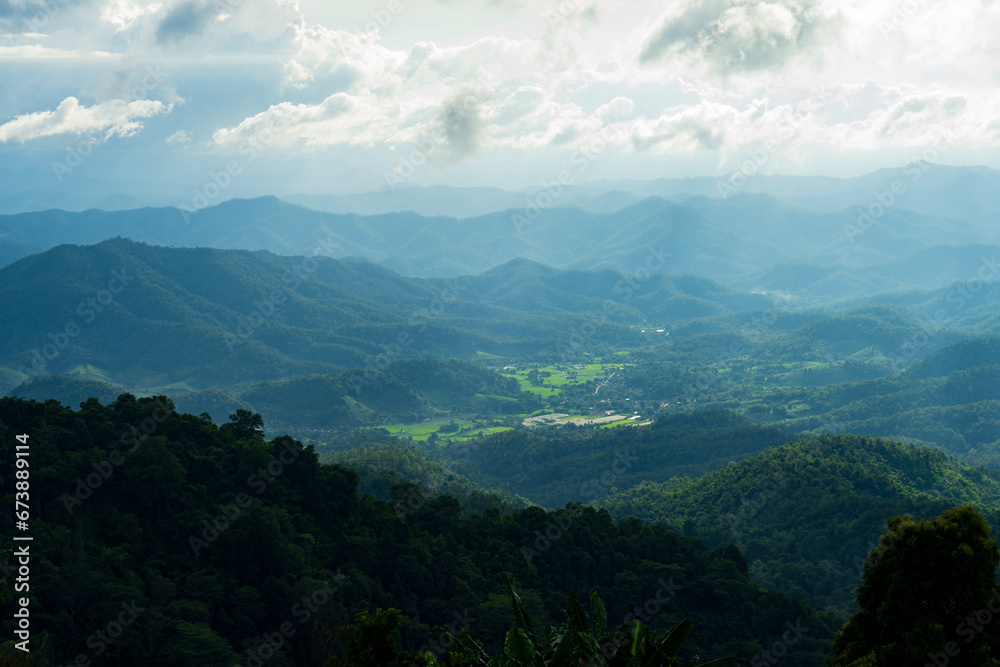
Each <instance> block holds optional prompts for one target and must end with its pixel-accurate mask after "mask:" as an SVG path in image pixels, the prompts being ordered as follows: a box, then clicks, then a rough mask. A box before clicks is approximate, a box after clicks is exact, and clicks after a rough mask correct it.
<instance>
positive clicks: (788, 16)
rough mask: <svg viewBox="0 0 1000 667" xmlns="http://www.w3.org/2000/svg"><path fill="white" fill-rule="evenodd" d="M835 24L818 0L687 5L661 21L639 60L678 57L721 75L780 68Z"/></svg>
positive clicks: (693, 0) (707, 0) (717, 0)
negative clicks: (703, 65) (699, 64)
mask: <svg viewBox="0 0 1000 667" xmlns="http://www.w3.org/2000/svg"><path fill="white" fill-rule="evenodd" d="M836 21H837V19H836V16H835V15H832V14H831V13H830V12H829V10H828V9H826V7H825V6H824V5H823V3H822V2H820V1H819V0H799V1H795V0H773V1H771V2H767V1H765V0H689V1H688V2H686V3H684V4H683V5H682V7H681V8H680V9H679V10H675V11H672V12H671V13H670V14H668V15H667V16H666V17H664V19H663V20H662V22H661V24H660V26H659V27H658V28H657V29H656V30H655V31H654V32H653V33H652V34H651V35H650V36H649V38H648V39H647V41H646V43H645V44H644V46H643V49H642V52H641V55H640V59H641V61H642V62H644V63H650V62H654V61H657V60H660V59H663V58H665V57H680V58H685V59H690V60H693V61H694V62H696V63H698V62H701V63H704V64H705V65H707V66H708V68H709V69H710V70H713V71H715V72H716V73H721V74H724V75H725V74H731V73H745V72H759V71H765V70H773V69H781V68H784V67H785V66H787V65H788V64H789V63H790V62H791V61H792V60H793V59H795V58H796V57H798V56H800V55H803V54H804V53H808V52H810V51H812V50H813V49H815V48H816V47H817V46H818V45H819V44H820V43H821V42H822V39H823V37H824V36H825V35H826V34H827V33H828V31H829V30H830V29H831V28H833V27H834V26H835V24H836Z"/></svg>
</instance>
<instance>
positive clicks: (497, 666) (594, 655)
mask: <svg viewBox="0 0 1000 667" xmlns="http://www.w3.org/2000/svg"><path fill="white" fill-rule="evenodd" d="M504 585H505V587H506V588H507V598H508V600H509V602H510V612H511V615H512V616H513V619H514V625H513V626H512V627H511V628H510V630H508V631H507V637H506V640H505V642H504V649H503V652H502V653H501V654H500V655H497V656H490V655H489V654H488V653H487V652H486V651H485V650H484V649H483V647H482V645H481V644H480V643H479V642H477V641H475V640H474V639H472V638H470V637H468V636H467V635H461V636H459V637H456V638H455V642H454V643H455V645H456V647H457V648H455V649H453V650H452V653H451V654H450V655H449V662H448V663H447V664H449V665H461V666H462V667H571V666H576V665H587V666H592V667H596V666H606V665H615V666H616V667H618V666H620V667H638V666H639V665H642V666H643V667H677V666H678V665H679V667H697V666H698V665H701V666H702V667H736V659H735V658H722V659H720V660H713V661H711V662H707V663H702V662H701V661H700V660H699V658H697V657H695V658H694V660H692V661H690V662H685V663H679V662H678V660H677V652H678V651H679V650H680V647H681V646H682V645H683V644H684V640H685V639H687V636H688V634H689V633H690V632H691V628H692V627H693V625H694V624H693V623H691V621H689V620H687V619H685V620H684V621H682V622H681V623H680V624H679V625H677V626H676V627H674V628H673V629H671V630H667V631H665V632H657V631H656V630H650V629H649V628H648V627H646V626H645V625H644V624H643V623H642V622H641V621H639V620H634V621H632V622H631V623H625V624H622V625H620V626H618V627H608V618H607V612H606V611H605V608H604V602H603V601H602V600H601V598H600V596H598V595H597V592H596V591H591V593H590V607H591V616H592V617H593V624H594V627H590V622H589V621H588V619H587V614H586V612H585V611H584V609H583V606H582V605H581V604H580V600H579V599H578V598H577V596H576V595H575V594H573V595H571V596H570V598H569V600H568V601H567V602H566V607H565V608H564V611H565V613H566V620H565V621H564V622H563V624H562V625H561V626H559V627H558V628H553V627H551V626H549V627H547V628H545V630H544V633H543V636H544V641H540V639H539V637H537V635H536V632H535V627H534V623H533V622H532V620H531V616H530V615H529V614H528V611H527V609H526V608H525V607H524V604H523V603H522V602H521V597H520V595H518V593H517V590H516V589H515V587H514V586H515V584H514V580H513V578H511V577H505V580H504Z"/></svg>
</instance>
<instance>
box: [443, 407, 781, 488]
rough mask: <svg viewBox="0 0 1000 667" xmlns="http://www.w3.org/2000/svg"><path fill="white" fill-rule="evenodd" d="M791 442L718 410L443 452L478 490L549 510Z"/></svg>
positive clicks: (495, 439)
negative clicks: (508, 493)
mask: <svg viewBox="0 0 1000 667" xmlns="http://www.w3.org/2000/svg"><path fill="white" fill-rule="evenodd" d="M791 438H792V436H790V435H789V434H788V433H786V432H784V431H779V430H778V429H775V428H768V427H762V426H759V425H757V424H754V423H753V422H751V421H750V420H748V419H746V418H745V417H741V416H739V415H737V414H734V413H732V412H725V411H722V410H716V411H707V412H695V413H690V414H682V415H671V416H669V417H664V418H661V419H658V420H656V421H655V422H654V423H653V424H652V425H650V426H648V427H635V428H628V427H619V428H614V429H592V428H576V427H572V426H561V427H552V428H549V429H541V428H535V429H531V430H523V429H519V430H515V431H508V432H504V433H497V434H494V435H492V436H489V437H484V438H479V439H478V440H477V441H476V442H475V446H470V445H451V446H450V448H447V449H444V450H443V451H442V452H441V453H442V455H443V456H445V457H448V456H449V454H451V455H452V458H453V460H454V461H455V462H456V463H458V464H462V467H459V468H457V469H458V470H461V471H466V470H467V471H468V472H467V473H466V474H468V475H469V476H470V477H471V478H472V479H474V480H476V481H479V482H480V483H482V484H484V485H487V486H493V487H498V488H504V489H509V490H510V491H512V492H514V493H517V494H520V495H523V496H525V497H527V498H530V499H531V500H532V501H534V502H537V503H540V504H543V505H546V506H549V507H561V506H562V505H564V504H566V503H568V502H592V501H594V500H597V499H598V498H602V497H604V496H606V495H608V494H609V493H612V492H614V491H622V490H625V489H628V488H630V487H632V486H634V485H636V484H638V483H640V482H643V481H646V480H649V481H654V482H661V481H667V480H669V479H671V478H673V477H679V476H685V475H687V476H697V475H699V474H701V473H703V472H706V471H708V470H713V469H715V468H719V467H722V466H724V465H726V464H728V463H729V462H730V461H734V460H740V459H743V458H746V457H747V456H750V455H753V454H756V453H757V452H760V451H763V450H764V449H766V448H767V447H774V446H778V445H782V444H785V443H787V442H789V441H790V440H791Z"/></svg>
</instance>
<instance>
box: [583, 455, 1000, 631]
mask: <svg viewBox="0 0 1000 667" xmlns="http://www.w3.org/2000/svg"><path fill="white" fill-rule="evenodd" d="M965 502H974V503H975V504H976V505H977V506H979V507H982V508H984V509H994V508H997V507H1000V473H996V472H993V471H988V470H984V469H981V468H972V467H969V466H967V465H964V464H962V463H959V462H958V461H955V460H954V459H951V458H950V457H948V456H947V455H946V454H944V453H943V452H941V451H940V450H937V449H934V448H930V447H924V448H914V447H910V446H906V445H902V444H899V443H893V442H890V441H886V440H879V439H874V438H866V437H860V436H817V437H813V438H808V439H806V440H804V441H802V442H800V443H797V444H794V445H787V446H783V447H779V448H775V449H772V450H768V451H766V452H764V453H762V454H760V455H758V456H755V457H753V458H751V459H748V460H746V461H741V462H739V463H736V464H733V465H730V466H728V467H726V468H723V469H721V470H718V471H715V472H712V473H708V474H707V475H705V476H703V477H701V478H699V479H697V480H694V481H689V482H678V481H676V480H674V481H671V482H667V483H663V484H653V483H644V484H640V485H638V486H636V487H634V488H632V489H630V490H627V491H623V492H621V493H619V494H616V495H614V496H611V497H609V498H608V499H607V500H606V501H604V502H602V503H601V506H603V507H606V508H608V509H609V510H610V511H611V512H612V513H614V514H616V515H618V516H630V515H631V516H637V517H640V518H642V519H644V520H648V521H655V522H658V523H663V524H665V525H669V526H671V527H673V528H674V529H677V530H684V532H685V533H687V534H690V535H697V536H699V537H702V538H704V539H706V540H707V541H708V542H709V543H710V544H715V545H717V546H725V545H726V544H729V543H731V542H736V543H737V544H738V545H739V546H740V547H741V549H742V551H743V554H744V556H745V557H746V560H747V562H748V563H749V569H750V573H751V575H752V576H753V577H754V578H755V579H756V580H757V581H759V582H761V584H762V585H766V586H769V587H775V588H780V589H783V590H787V591H791V592H794V591H795V590H796V589H802V591H803V593H804V594H808V595H809V596H810V597H811V598H812V599H814V600H816V601H817V602H818V603H819V604H820V605H822V606H824V607H826V608H827V609H828V610H829V611H832V612H834V613H837V614H839V615H841V616H842V617H844V618H846V616H847V615H848V614H849V613H851V612H853V611H854V610H855V609H856V607H855V604H854V597H855V589H856V587H857V585H858V583H859V581H860V575H861V564H862V563H863V561H864V558H865V556H866V555H867V554H868V552H869V551H870V550H871V549H872V548H873V547H874V546H875V544H876V539H877V536H878V535H879V534H881V532H882V531H883V530H884V527H885V521H886V519H887V518H888V517H891V516H893V515H896V514H903V513H911V514H914V515H916V516H918V517H921V518H922V517H925V516H928V515H929V513H936V512H940V511H942V510H944V509H945V508H947V507H948V506H950V505H957V504H962V503H965Z"/></svg>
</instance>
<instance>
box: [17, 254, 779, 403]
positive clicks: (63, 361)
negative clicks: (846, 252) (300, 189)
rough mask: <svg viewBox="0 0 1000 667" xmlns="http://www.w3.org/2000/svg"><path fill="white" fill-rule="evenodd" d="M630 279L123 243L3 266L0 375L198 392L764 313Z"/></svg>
mask: <svg viewBox="0 0 1000 667" xmlns="http://www.w3.org/2000/svg"><path fill="white" fill-rule="evenodd" d="M628 281H629V278H628V277H627V276H624V275H622V274H620V273H615V272H613V271H607V270H606V271H598V272H582V271H576V272H570V273H568V272H565V271H560V270H558V269H552V268H550V267H545V266H541V265H538V264H535V263H532V262H529V261H527V260H515V261H513V262H511V263H508V264H507V265H504V266H501V267H497V268H496V269H494V270H493V271H491V272H487V273H484V274H481V275H479V276H472V277H467V278H458V279H422V278H407V277H404V276H400V275H398V274H396V273H394V272H392V271H390V270H388V269H385V268H383V267H380V266H377V265H374V264H370V263H365V262H341V261H338V260H335V259H331V258H329V257H309V258H304V257H283V256H278V255H274V254H272V253H269V252H266V251H256V252H248V251H245V250H215V249H210V248H163V247H157V246H151V245H146V244H142V243H136V242H134V241H128V240H125V239H113V240H110V241H105V242H102V243H99V244H96V245H93V246H73V245H62V246H58V247H56V248H53V249H51V250H49V251H46V252H44V253H41V254H38V255H32V256H30V257H26V258H24V259H21V260H19V261H17V262H15V263H14V264H11V265H10V266H7V267H4V268H3V269H0V311H2V312H3V313H4V314H5V317H6V318H7V325H6V334H7V335H6V336H5V337H4V339H3V340H2V341H0V367H3V366H6V367H7V369H8V373H10V372H13V371H20V372H21V373H22V374H26V375H34V374H38V373H64V374H66V373H70V374H72V373H77V374H79V369H81V368H82V369H85V372H83V373H82V376H83V377H87V378H91V379H99V380H105V381H107V380H111V381H113V382H115V383H120V384H123V385H125V386H135V387H147V388H148V387H168V386H171V387H174V388H177V389H200V388H206V387H211V386H235V385H238V384H248V383H253V382H262V381H265V380H279V379H282V378H287V377H291V376H301V375H308V374H315V373H337V372H340V371H343V370H344V369H347V368H355V369H364V368H366V364H367V365H372V364H375V365H376V366H377V367H382V366H384V363H383V361H377V360H378V359H379V358H380V357H379V355H383V358H387V359H388V360H390V361H391V360H395V359H402V358H420V357H424V356H430V357H443V358H458V359H472V358H475V356H476V354H477V352H478V351H483V352H489V353H493V354H502V353H508V352H517V353H518V354H525V355H549V356H551V357H558V356H559V355H560V354H563V351H565V350H569V349H570V347H571V344H570V337H571V331H572V330H573V329H574V327H580V326H581V325H582V324H584V323H589V326H591V327H595V328H594V332H595V333H596V332H597V331H598V330H599V332H600V335H594V336H593V337H592V339H589V340H587V341H584V343H585V346H601V345H604V346H607V345H610V346H615V345H620V344H635V343H637V342H639V341H641V340H642V334H641V333H640V331H639V330H638V329H637V328H630V325H642V324H645V323H647V322H656V323H659V324H661V325H662V324H663V323H664V322H668V321H673V320H680V319H684V318H689V317H697V316H704V315H719V314H725V313H732V312H737V311H744V310H754V309H762V308H766V307H768V306H769V305H770V300H769V299H767V298H766V297H764V296H761V295H752V294H746V293H738V292H733V291H731V290H728V289H726V288H725V287H723V286H721V285H719V284H717V283H714V282H712V281H710V280H706V279H702V278H694V277H683V276H669V275H662V274H656V275H650V276H649V277H648V279H644V280H643V282H641V283H635V282H633V284H634V285H635V287H632V286H630V285H629V284H628ZM616 289H619V291H620V292H622V293H620V294H616ZM626 296H628V297H629V298H626ZM560 345H561V346H562V347H561V348H560V347H559V346H560ZM387 350H388V352H387ZM560 350H563V351H560ZM373 360H375V361H373ZM22 379H23V378H22Z"/></svg>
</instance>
